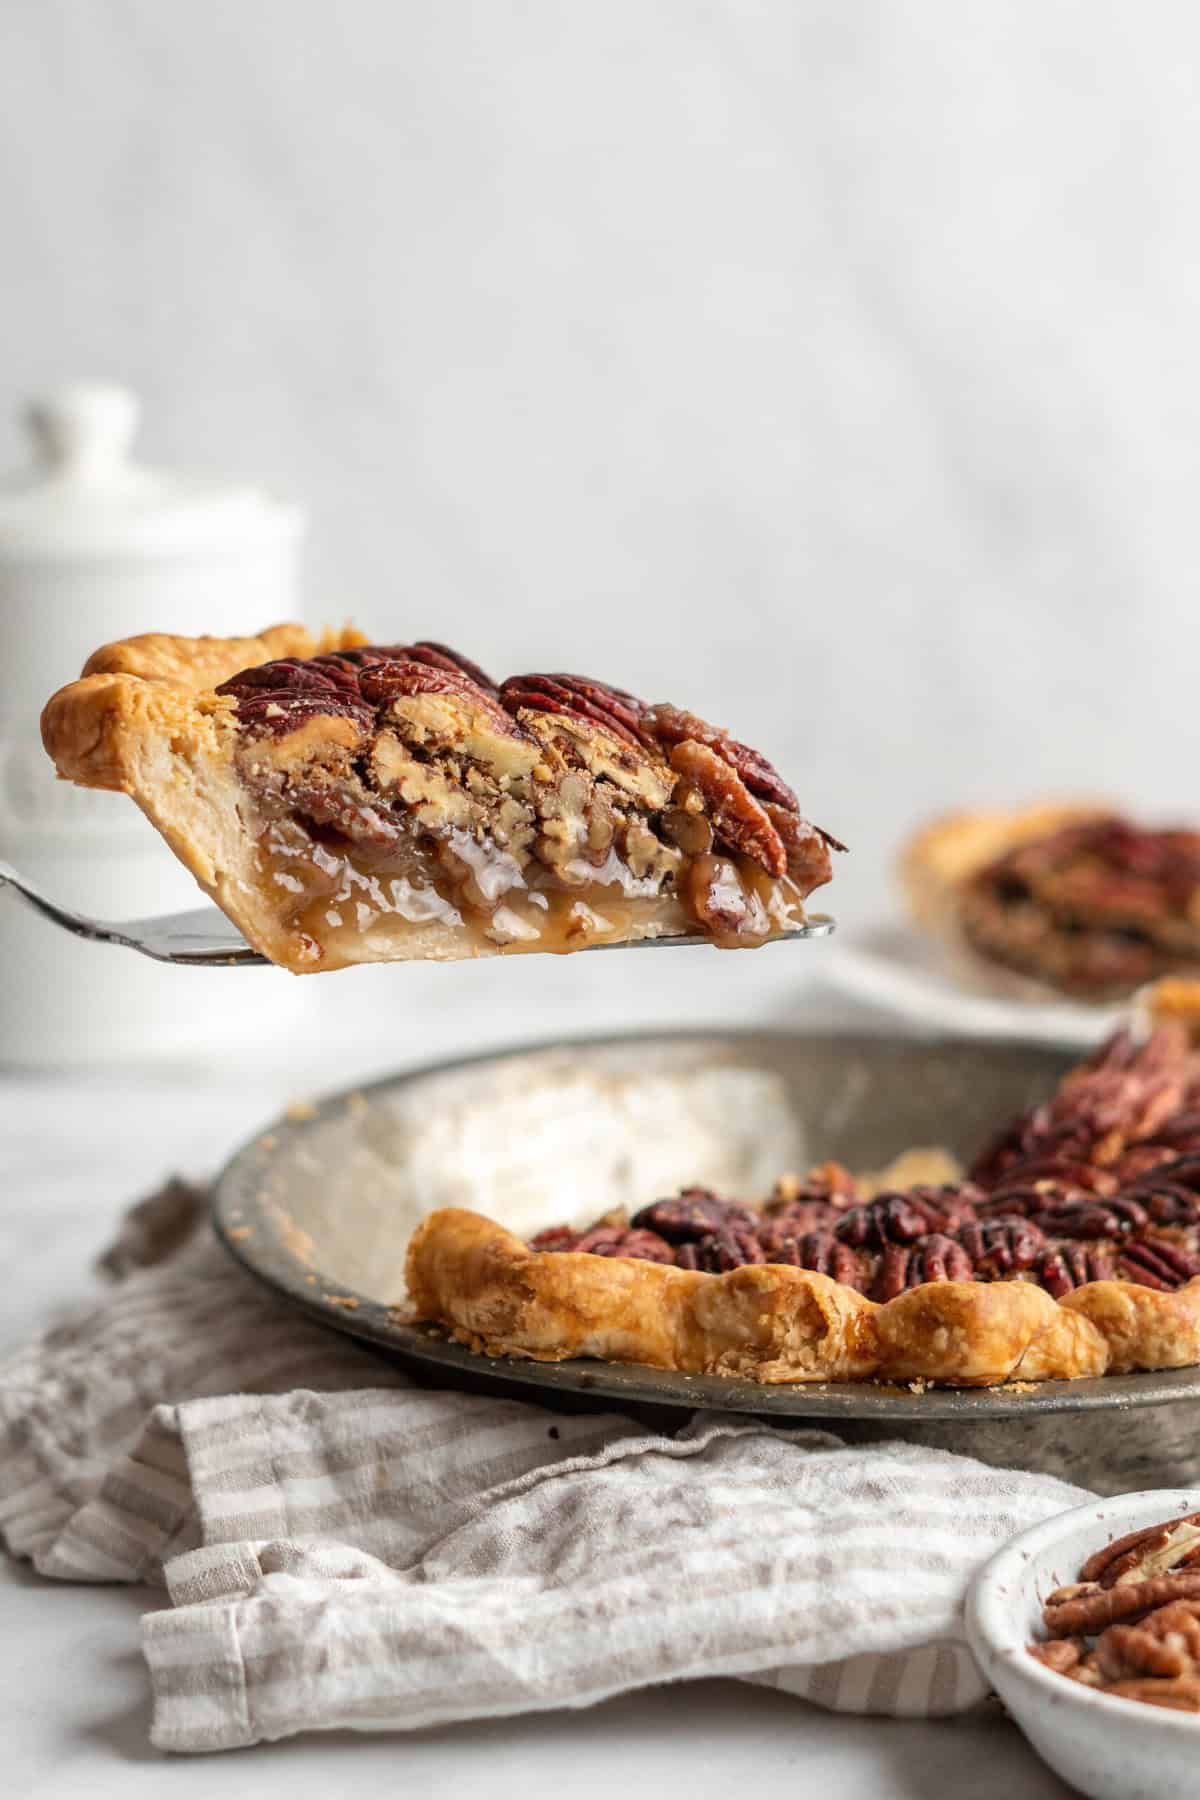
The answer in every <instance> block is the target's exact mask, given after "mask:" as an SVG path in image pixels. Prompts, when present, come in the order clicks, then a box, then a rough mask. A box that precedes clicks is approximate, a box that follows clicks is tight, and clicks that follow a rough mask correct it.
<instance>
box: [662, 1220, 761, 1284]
mask: <svg viewBox="0 0 1200 1800" xmlns="http://www.w3.org/2000/svg"><path fill="white" fill-rule="evenodd" d="M766 1260H767V1259H766V1257H765V1256H764V1255H763V1251H762V1246H761V1245H760V1243H759V1241H758V1239H757V1238H756V1237H755V1235H754V1232H753V1231H752V1230H747V1229H746V1228H745V1227H744V1226H741V1225H736V1224H733V1225H722V1226H720V1227H719V1228H718V1229H717V1230H716V1231H714V1232H712V1233H711V1235H710V1236H708V1237H704V1238H701V1239H700V1241H699V1243H697V1244H684V1245H683V1247H682V1249H680V1250H679V1251H678V1252H677V1253H676V1257H675V1261H676V1263H677V1265H678V1266H679V1267H680V1268H685V1269H705V1270H707V1271H708V1273H709V1274H710V1275H723V1274H725V1273H726V1272H727V1271H728V1270H730V1269H742V1268H745V1267H746V1265H747V1263H762V1262H765V1261H766Z"/></svg>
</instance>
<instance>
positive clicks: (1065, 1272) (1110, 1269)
mask: <svg viewBox="0 0 1200 1800" xmlns="http://www.w3.org/2000/svg"><path fill="white" fill-rule="evenodd" d="M1033 1273H1034V1275H1035V1276H1036V1278H1037V1280H1038V1281H1039V1282H1040V1283H1041V1285H1042V1287H1044V1288H1045V1290H1046V1292H1047V1293H1048V1294H1049V1295H1051V1296H1052V1298H1053V1299H1055V1300H1061V1299H1062V1298H1063V1296H1064V1294H1071V1293H1074V1291H1075V1289H1076V1288H1081V1287H1086V1286H1087V1284H1088V1282H1089V1281H1108V1280H1111V1278H1112V1276H1113V1275H1114V1273H1115V1269H1114V1265H1113V1258H1112V1252H1111V1250H1110V1248H1109V1246H1108V1245H1107V1244H1104V1245H1100V1246H1095V1245H1088V1246H1086V1247H1085V1246H1084V1245H1083V1244H1060V1245H1058V1246H1057V1247H1055V1248H1050V1249H1046V1250H1043V1251H1042V1253H1041V1255H1040V1256H1039V1257H1038V1258H1037V1260H1036V1262H1035V1263H1034V1264H1033Z"/></svg>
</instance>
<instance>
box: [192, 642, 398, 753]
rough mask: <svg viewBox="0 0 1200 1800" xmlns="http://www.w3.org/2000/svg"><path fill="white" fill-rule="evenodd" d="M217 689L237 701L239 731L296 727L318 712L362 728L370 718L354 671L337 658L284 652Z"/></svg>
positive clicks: (264, 731)
mask: <svg viewBox="0 0 1200 1800" xmlns="http://www.w3.org/2000/svg"><path fill="white" fill-rule="evenodd" d="M216 692H217V693H218V694H222V695H227V696H229V697H230V698H232V699H233V700H235V701H236V702H237V721H238V725H239V726H240V727H241V728H242V729H243V730H248V731H254V732H256V733H261V734H264V735H267V736H278V735H279V734H281V733H282V732H285V731H295V730H296V728H297V727H298V726H300V725H302V724H303V723H304V722H305V721H306V720H307V719H312V718H317V717H319V716H321V715H326V716H330V717H333V718H343V719H350V720H352V721H353V722H354V724H356V725H357V726H359V727H360V728H361V729H364V730H365V729H366V728H368V727H369V726H370V725H371V723H372V722H373V719H374V712H373V709H372V707H371V706H370V705H369V704H368V702H367V701H366V700H364V698H363V696H362V694H361V692H360V691H359V686H358V677H357V674H356V672H355V670H354V669H353V668H346V667H343V666H342V664H341V662H340V661H339V659H338V658H336V657H313V658H309V659H303V660H302V659H300V658H298V657H294V656H285V657H281V658H279V659H278V660H277V661H275V662H269V663H258V664H256V665H255V666H254V667H253V668H251V669H243V670H242V671H241V673H240V674H238V675H233V676H231V677H230V679H229V680H228V681H223V682H222V683H221V685H220V687H218V688H217V689H216Z"/></svg>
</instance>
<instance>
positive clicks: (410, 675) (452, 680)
mask: <svg viewBox="0 0 1200 1800" xmlns="http://www.w3.org/2000/svg"><path fill="white" fill-rule="evenodd" d="M359 679H360V685H361V687H362V692H363V695H364V697H365V698H366V699H367V700H369V701H370V702H371V703H372V705H373V706H379V707H384V706H389V705H391V703H392V702H393V701H395V700H403V699H409V698H412V697H414V696H416V695H418V694H448V695H450V696H452V697H453V698H455V699H457V700H460V701H463V702H464V703H465V704H466V705H468V706H470V707H473V708H475V709H476V710H477V711H479V712H483V713H485V714H486V715H487V717H488V719H489V720H490V722H491V723H492V725H493V726H494V727H495V728H496V729H497V730H498V731H501V732H505V733H507V734H508V735H509V736H511V737H517V736H519V735H520V734H519V732H518V730H517V727H516V725H515V724H514V722H513V720H512V719H510V718H509V716H508V714H507V713H506V712H505V710H504V708H503V707H502V706H501V705H500V704H499V702H498V701H497V700H496V699H495V698H494V696H493V695H492V694H491V693H489V691H488V689H487V688H486V687H482V686H480V684H479V683H478V682H477V681H474V680H472V678H471V676H469V675H467V674H466V673H465V672H464V671H463V670H462V669H459V668H456V667H454V666H453V665H452V664H451V665H449V666H442V665H439V664H436V663H430V662H423V661H422V662H418V661H415V660H413V659H412V658H402V659H400V660H398V661H395V662H391V661H389V662H378V663H372V664H371V665H370V667H369V668H366V669H364V670H363V672H362V675H361V676H360V678H359Z"/></svg>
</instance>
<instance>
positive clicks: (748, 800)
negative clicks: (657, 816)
mask: <svg viewBox="0 0 1200 1800" xmlns="http://www.w3.org/2000/svg"><path fill="white" fill-rule="evenodd" d="M670 763H671V767H672V768H673V769H674V770H675V772H676V774H678V775H682V776H683V777H684V778H685V779H686V780H687V781H690V782H692V783H694V785H695V786H696V787H697V788H699V790H700V792H701V793H702V794H703V796H704V799H705V802H706V804H707V807H708V812H709V816H710V817H711V819H712V822H713V829H714V830H715V832H716V834H717V836H718V838H720V839H721V840H722V841H723V842H724V843H726V844H728V845H729V847H730V849H731V850H740V851H741V853H742V855H743V856H749V857H750V858H752V860H753V861H754V862H756V863H760V864H761V865H762V867H763V868H764V869H765V870H766V871H767V873H768V875H774V876H777V877H778V876H780V875H786V873H787V867H788V853H787V850H786V848H785V847H784V842H783V839H782V838H781V837H780V835H779V833H778V832H777V831H776V829H775V827H774V825H772V823H771V821H770V819H769V818H768V816H767V814H766V812H765V811H764V809H763V807H762V806H761V805H760V804H759V802H758V801H757V800H756V799H755V798H754V796H753V794H752V793H751V792H750V790H749V788H748V787H747V786H746V784H745V782H744V781H743V780H742V779H741V777H740V775H739V774H738V772H737V770H736V769H734V768H733V767H732V766H731V765H730V764H729V763H727V762H725V761H724V760H723V759H722V758H721V757H720V756H718V755H717V753H716V752H715V751H714V750H710V749H709V748H708V746H707V745H705V744H697V743H693V742H692V741H691V740H685V741H684V742H683V743H681V744H677V745H676V746H675V747H674V749H673V750H672V751H671V755H670Z"/></svg>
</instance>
